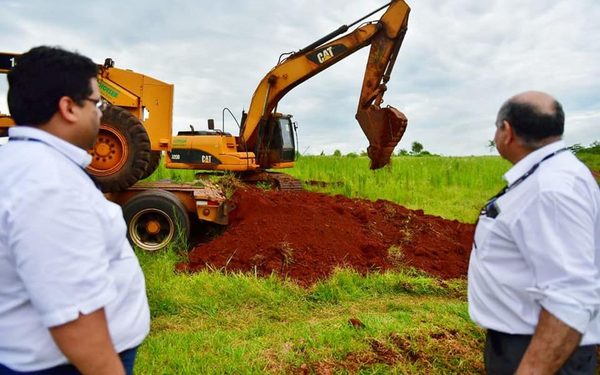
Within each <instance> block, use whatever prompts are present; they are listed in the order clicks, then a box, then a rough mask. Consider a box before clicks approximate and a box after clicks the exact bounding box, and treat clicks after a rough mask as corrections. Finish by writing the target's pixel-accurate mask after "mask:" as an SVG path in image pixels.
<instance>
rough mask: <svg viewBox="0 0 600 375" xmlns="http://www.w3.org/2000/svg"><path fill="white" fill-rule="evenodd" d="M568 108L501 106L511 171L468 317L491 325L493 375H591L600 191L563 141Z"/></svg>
mask: <svg viewBox="0 0 600 375" xmlns="http://www.w3.org/2000/svg"><path fill="white" fill-rule="evenodd" d="M563 128H564V112H563V109H562V107H561V105H560V104H559V103H558V102H557V101H556V100H555V99H554V98H552V97H551V96H550V95H547V94H545V93H541V92H535V91H530V92H525V93H522V94H519V95H516V96H514V97H512V98H511V99H509V100H508V101H507V102H506V103H504V104H503V105H502V107H501V108H500V111H499V113H498V117H497V121H496V135H495V137H494V140H495V142H496V148H497V149H498V152H499V153H500V155H501V156H502V157H503V158H504V159H506V160H508V161H510V162H511V163H512V164H513V167H512V168H511V169H510V170H509V171H508V172H507V173H506V174H505V175H504V178H505V179H506V181H507V183H508V184H507V187H506V188H504V189H502V191H501V192H500V193H498V194H497V195H496V196H495V197H493V198H492V199H491V200H490V201H488V203H487V204H486V205H485V206H484V208H483V209H482V210H481V213H480V216H479V219H478V223H477V228H476V231H475V237H474V241H473V250H472V253H471V260H470V264H469V288H468V289H469V312H470V314H471V317H472V318H473V320H474V321H475V322H476V323H478V324H479V325H480V326H482V327H484V328H487V337H486V344H485V353H484V359H485V364H486V369H487V371H488V373H490V374H513V373H515V372H516V373H517V374H554V373H559V374H593V373H594V371H595V368H596V345H597V344H598V343H600V316H598V311H599V308H600V191H599V189H598V184H597V183H596V181H595V180H594V178H593V177H592V174H591V173H590V171H589V169H588V168H586V167H585V165H583V164H582V163H581V162H580V161H579V160H577V159H576V158H575V156H574V155H573V154H572V153H570V152H569V151H568V150H567V149H566V147H565V144H564V142H563V141H562V140H561V136H562V134H563Z"/></svg>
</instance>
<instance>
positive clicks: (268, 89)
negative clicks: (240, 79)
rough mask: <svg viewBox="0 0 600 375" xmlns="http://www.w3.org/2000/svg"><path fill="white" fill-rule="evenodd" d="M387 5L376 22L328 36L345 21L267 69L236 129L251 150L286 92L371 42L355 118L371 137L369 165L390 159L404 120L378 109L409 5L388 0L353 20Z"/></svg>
mask: <svg viewBox="0 0 600 375" xmlns="http://www.w3.org/2000/svg"><path fill="white" fill-rule="evenodd" d="M385 8H387V9H386V11H385V13H384V14H383V15H382V17H381V19H380V20H379V21H377V22H368V23H365V24H363V25H361V26H359V27H358V28H356V29H355V30H353V31H352V32H350V33H348V34H346V35H343V36H341V37H338V38H337V39H335V40H333V41H331V39H333V38H335V37H337V36H339V35H341V34H344V33H346V32H347V31H348V29H349V26H346V25H344V26H341V27H340V28H339V29H338V30H336V31H334V32H332V33H331V34H329V35H327V36H325V37H323V38H321V39H319V40H318V41H316V42H314V43H312V44H311V45H309V46H307V47H305V48H303V49H302V50H300V51H298V52H296V53H294V54H292V55H290V56H289V57H287V58H286V59H285V60H283V61H281V62H280V63H279V64H278V65H276V66H275V67H274V68H273V69H271V71H270V72H269V73H268V74H267V75H266V76H265V77H264V78H263V79H262V80H261V82H260V83H259V85H258V87H257V88H256V90H255V92H254V94H253V96H252V101H251V103H250V108H249V110H248V114H247V116H246V117H245V120H244V122H243V124H242V127H241V129H240V138H241V140H242V142H243V143H244V144H246V145H247V147H248V149H253V148H254V146H255V145H256V144H257V142H259V140H258V139H257V138H258V137H259V134H260V133H261V131H260V128H261V127H262V126H266V124H268V123H269V118H270V117H271V116H272V112H273V111H274V109H275V108H276V106H277V103H278V102H279V101H280V100H281V99H282V98H283V96H284V95H285V94H287V93H288V92H289V91H290V90H292V89H293V88H294V87H296V86H298V85H299V84H300V83H302V82H304V81H306V80H307V79H309V78H311V77H312V76H314V75H316V74H318V73H319V72H321V71H323V70H325V69H327V68H329V67H331V66H333V65H334V64H335V63H337V62H339V61H341V60H343V59H344V58H346V57H348V56H349V55H351V54H353V53H354V52H356V51H358V50H360V49H361V48H363V47H365V46H367V45H369V44H370V45H371V50H370V54H369V58H368V62H367V66H366V70H365V75H364V80H363V86H362V91H361V95H360V99H359V103H358V109H357V113H356V118H357V120H358V122H359V124H360V126H361V128H362V129H363V132H364V133H365V135H366V136H367V139H368V140H369V148H368V149H367V152H368V155H369V158H370V159H371V168H372V169H377V168H380V167H383V166H384V165H386V164H388V163H389V160H390V156H391V154H392V152H393V150H394V147H395V146H396V145H397V144H398V142H399V141H400V138H401V137H402V135H403V134H404V130H405V129H406V125H407V119H406V117H405V116H404V115H403V114H402V113H401V112H400V111H398V110H396V109H395V108H393V107H387V108H381V104H382V102H383V94H384V92H385V90H386V83H387V82H388V80H389V78H390V75H391V71H392V68H393V66H394V62H395V60H396V56H397V54H398V51H399V49H400V46H401V45H402V41H403V38H404V35H405V33H406V30H407V24H408V15H409V12H410V8H409V7H408V5H407V4H406V3H405V2H404V0H392V1H391V2H390V3H388V4H386V5H385V6H383V7H381V8H379V9H377V10H375V11H374V12H372V13H370V14H369V15H367V16H365V17H363V18H362V19H360V20H358V21H356V22H354V23H353V24H352V25H355V24H357V23H358V22H360V21H362V20H363V19H365V18H366V17H369V16H371V15H372V14H374V13H375V12H378V11H380V10H382V9H385ZM352 25H351V26H352Z"/></svg>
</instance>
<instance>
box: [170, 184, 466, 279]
mask: <svg viewBox="0 0 600 375" xmlns="http://www.w3.org/2000/svg"><path fill="white" fill-rule="evenodd" d="M233 201H234V203H235V205H236V208H235V209H234V210H233V211H232V212H231V213H230V224H229V227H228V228H227V230H226V231H225V232H224V233H223V234H221V235H220V236H218V237H216V238H214V239H213V240H212V241H210V242H208V243H205V244H201V245H199V246H197V247H195V248H194V249H193V250H192V251H191V253H190V255H189V264H187V265H181V266H180V267H179V269H180V270H187V271H192V272H193V271H196V270H199V269H203V268H205V267H207V266H209V267H211V268H213V269H226V270H228V271H243V272H251V273H256V274H258V275H260V276H266V275H270V274H272V273H275V274H278V275H280V276H282V277H287V278H289V279H291V280H293V281H296V282H297V283H299V284H300V285H303V286H308V285H311V284H313V283H314V282H316V281H317V280H320V279H324V278H327V277H328V276H329V275H330V274H331V273H332V271H333V270H334V268H335V267H338V266H345V267H351V268H353V269H355V270H357V271H358V272H360V273H361V274H365V273H367V272H376V271H385V270H390V269H397V268H398V267H403V266H410V267H415V268H418V269H421V270H423V271H425V272H427V273H430V274H431V275H433V276H436V277H440V278H443V279H448V278H459V277H463V276H465V275H466V272H467V265H468V259H469V253H470V251H471V241H472V238H473V229H474V227H473V225H472V224H463V223H459V222H458V221H450V220H445V219H442V218H440V217H437V216H431V215H425V214H424V213H423V211H421V210H416V211H413V210H409V209H407V208H404V207H402V206H399V205H397V204H394V203H391V202H388V201H383V200H378V201H376V202H372V201H368V200H357V199H349V198H346V197H343V196H339V195H338V196H329V195H324V194H318V193H309V192H304V191H302V192H279V191H263V190H259V189H256V188H248V189H244V190H242V189H238V191H237V192H236V193H235V194H234V196H233ZM391 247H393V248H392V249H391V250H389V249H390V248H391Z"/></svg>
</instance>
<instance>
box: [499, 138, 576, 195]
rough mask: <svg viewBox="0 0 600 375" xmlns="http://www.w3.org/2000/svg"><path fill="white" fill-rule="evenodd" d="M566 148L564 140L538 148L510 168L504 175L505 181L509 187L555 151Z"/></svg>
mask: <svg viewBox="0 0 600 375" xmlns="http://www.w3.org/2000/svg"><path fill="white" fill-rule="evenodd" d="M564 147H565V142H564V141H563V140H559V141H556V142H552V143H550V144H548V145H546V146H544V147H541V148H538V149H537V150H535V151H533V152H531V153H529V154H528V155H527V156H525V157H524V158H523V159H521V160H519V161H518V162H517V164H515V165H513V166H512V168H510V169H509V170H508V172H506V173H505V174H504V179H505V180H506V182H507V183H508V185H510V184H512V183H513V182H515V181H516V180H517V179H518V178H519V177H521V176H522V175H523V174H525V173H527V171H528V170H529V169H531V167H533V165H534V164H535V163H538V162H540V161H541V160H542V159H543V158H544V157H546V156H547V155H550V154H551V153H553V152H554V151H557V150H560V149H561V148H564Z"/></svg>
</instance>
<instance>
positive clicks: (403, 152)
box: [398, 148, 408, 156]
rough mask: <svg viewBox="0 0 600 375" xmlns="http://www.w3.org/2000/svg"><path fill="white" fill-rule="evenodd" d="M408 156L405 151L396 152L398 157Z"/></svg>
mask: <svg viewBox="0 0 600 375" xmlns="http://www.w3.org/2000/svg"><path fill="white" fill-rule="evenodd" d="M406 155H408V151H406V150H405V149H403V148H402V149H400V151H398V156H406Z"/></svg>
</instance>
